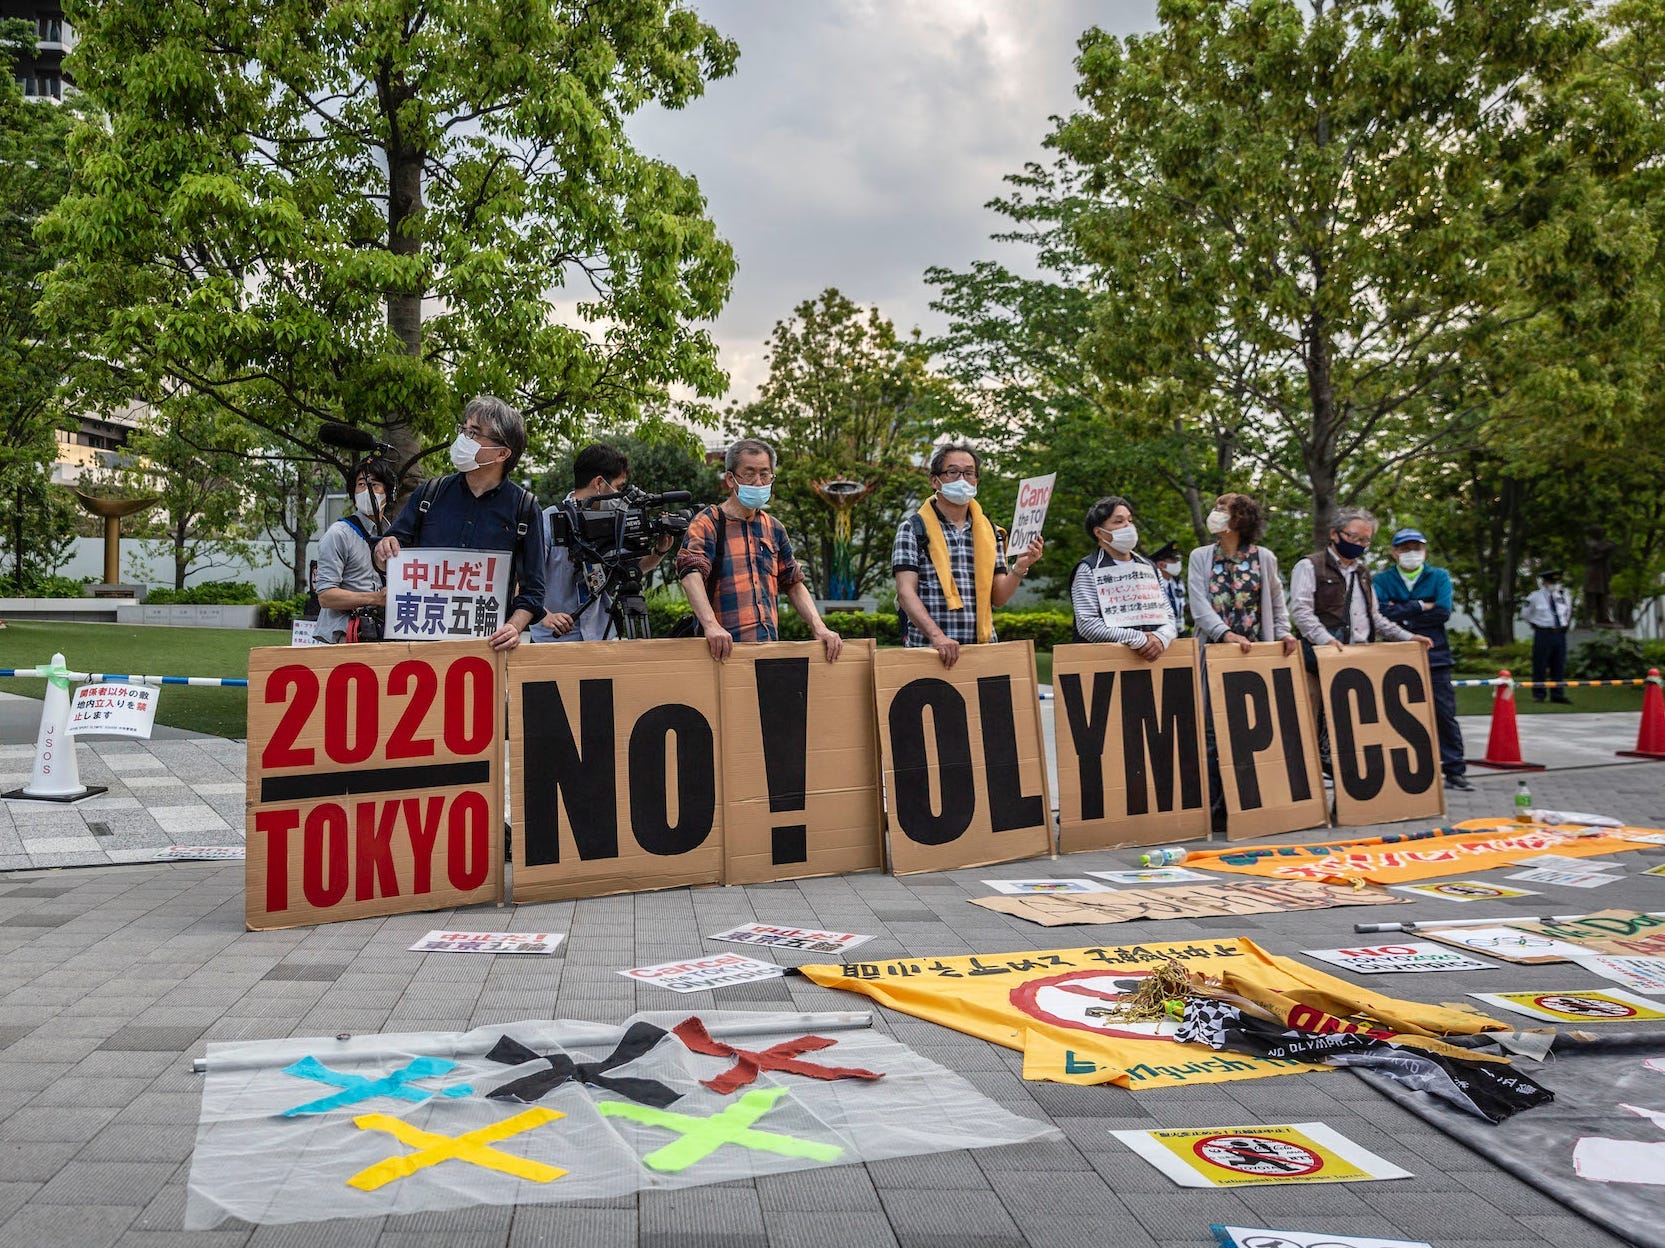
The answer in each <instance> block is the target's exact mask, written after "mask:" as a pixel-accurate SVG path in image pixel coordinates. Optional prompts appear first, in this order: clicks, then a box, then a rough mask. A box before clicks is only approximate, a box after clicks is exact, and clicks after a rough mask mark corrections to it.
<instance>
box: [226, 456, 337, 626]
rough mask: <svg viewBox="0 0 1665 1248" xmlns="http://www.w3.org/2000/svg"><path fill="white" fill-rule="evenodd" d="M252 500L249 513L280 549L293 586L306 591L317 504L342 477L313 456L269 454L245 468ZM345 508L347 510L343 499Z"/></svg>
mask: <svg viewBox="0 0 1665 1248" xmlns="http://www.w3.org/2000/svg"><path fill="white" fill-rule="evenodd" d="M245 483H246V488H247V490H248V492H249V495H250V497H251V498H252V500H253V503H252V506H253V512H254V518H255V519H256V520H257V521H258V523H259V525H260V527H261V529H262V531H263V532H264V533H265V535H266V536H267V537H269V538H270V539H271V540H272V541H273V542H274V543H275V544H276V545H277V546H278V547H279V548H281V549H282V550H283V551H284V554H285V557H286V559H287V562H288V567H289V572H290V577H291V584H292V586H293V588H292V591H291V592H293V593H296V594H304V593H306V591H307V563H308V557H307V551H308V549H309V548H310V544H311V542H312V539H313V537H314V536H315V535H316V532H317V528H318V508H319V507H321V506H322V505H323V502H324V496H325V494H327V493H328V492H329V491H331V490H340V489H341V488H342V480H341V477H340V475H339V474H338V473H337V472H336V471H335V469H334V467H333V466H332V465H329V464H321V463H319V462H318V461H316V460H312V459H296V458H288V457H285V456H283V455H282V454H281V453H276V454H273V453H268V454H267V455H265V456H263V457H261V458H257V459H254V460H252V461H251V462H250V463H249V465H248V467H247V469H246V473H245ZM348 510H349V511H351V510H352V503H351V500H350V499H349V500H348Z"/></svg>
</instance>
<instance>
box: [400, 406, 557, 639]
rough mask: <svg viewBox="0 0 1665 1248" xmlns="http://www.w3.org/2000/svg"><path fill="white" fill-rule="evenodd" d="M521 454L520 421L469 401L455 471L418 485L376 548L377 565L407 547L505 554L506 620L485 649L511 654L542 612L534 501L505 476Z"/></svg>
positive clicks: (454, 453)
mask: <svg viewBox="0 0 1665 1248" xmlns="http://www.w3.org/2000/svg"><path fill="white" fill-rule="evenodd" d="M525 450H526V423H525V422H524V421H523V420H522V419H521V416H520V413H519V412H517V411H516V410H515V409H514V408H512V407H510V406H509V405H508V404H507V403H505V402H504V401H503V400H502V399H498V398H493V397H492V396H491V395H489V394H486V395H480V396H479V397H477V398H473V399H470V400H469V401H468V406H467V407H465V408H463V414H462V422H461V423H460V424H459V425H458V426H457V437H456V440H455V441H454V442H452V443H451V463H452V464H453V465H454V466H455V467H456V469H457V471H456V472H454V473H451V474H449V475H447V476H443V477H431V478H429V479H428V480H427V481H425V482H423V484H422V486H421V488H420V489H418V490H417V491H416V493H415V494H413V495H412V496H411V498H410V501H409V502H407V503H406V504H405V509H404V510H403V511H401V512H400V513H399V518H398V519H397V520H395V521H394V522H393V527H392V528H391V529H390V530H389V531H388V534H387V536H386V537H384V538H382V540H381V541H379V542H377V543H376V566H377V567H379V568H385V567H386V566H387V561H388V560H389V559H391V558H392V557H393V556H394V555H396V554H398V553H399V550H400V548H401V547H402V546H405V545H407V544H408V545H410V546H413V547H421V546H431V547H439V548H446V549H452V550H501V551H508V552H510V553H511V555H512V569H511V571H510V573H509V602H508V604H507V606H508V609H509V615H508V619H507V620H506V621H505V623H504V624H503V627H502V628H500V629H498V630H497V631H496V632H495V633H493V634H492V635H491V637H490V642H491V648H492V649H493V650H513V649H514V648H515V647H516V646H518V645H519V644H520V635H521V633H522V632H524V631H525V629H526V627H527V625H529V624H530V623H531V622H532V621H533V620H534V619H535V618H537V617H538V616H540V615H542V614H543V563H544V553H543V547H544V540H543V532H544V526H543V525H542V524H541V523H540V522H539V516H538V500H537V499H535V498H533V497H532V494H531V491H529V490H523V489H521V488H520V486H518V485H516V484H515V483H514V482H513V481H510V480H509V479H508V477H509V471H510V470H511V469H512V468H513V467H514V466H515V464H516V463H517V462H518V461H519V459H520V456H521V453H522V452H524V451H525Z"/></svg>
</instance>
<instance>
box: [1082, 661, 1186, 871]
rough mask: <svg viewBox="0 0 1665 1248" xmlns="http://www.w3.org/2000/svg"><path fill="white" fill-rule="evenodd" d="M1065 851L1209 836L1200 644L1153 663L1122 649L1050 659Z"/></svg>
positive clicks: (1154, 843)
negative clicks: (1199, 668)
mask: <svg viewBox="0 0 1665 1248" xmlns="http://www.w3.org/2000/svg"><path fill="white" fill-rule="evenodd" d="M1052 688H1053V696H1054V698H1055V699H1056V703H1055V704H1056V707H1057V712H1056V715H1057V725H1058V842H1059V848H1060V849H1061V850H1062V851H1063V852H1065V853H1076V852H1078V851H1080V850H1085V849H1109V848H1112V847H1115V846H1119V845H1156V844H1160V843H1161V842H1163V841H1183V840H1191V839H1194V838H1197V837H1206V836H1207V835H1208V834H1209V827H1210V823H1209V812H1208V769H1207V766H1206V762H1205V757H1204V753H1203V746H1204V743H1203V730H1202V698H1201V696H1200V688H1199V684H1198V676H1197V643H1196V642H1195V641H1193V640H1191V639H1190V638H1182V639H1180V640H1178V641H1176V642H1174V643H1173V644H1172V645H1171V646H1169V647H1168V650H1167V653H1166V654H1164V655H1163V656H1162V657H1161V658H1160V659H1157V660H1156V662H1154V663H1152V662H1149V661H1147V660H1145V659H1142V658H1140V657H1139V656H1138V655H1137V654H1135V653H1133V651H1131V650H1129V649H1128V648H1127V647H1126V646H1119V645H1070V646H1058V647H1057V648H1055V649H1054V650H1053V652H1052Z"/></svg>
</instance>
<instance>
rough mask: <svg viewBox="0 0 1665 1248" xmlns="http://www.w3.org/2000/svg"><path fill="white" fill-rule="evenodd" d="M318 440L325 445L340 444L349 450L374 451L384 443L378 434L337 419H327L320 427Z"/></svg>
mask: <svg viewBox="0 0 1665 1248" xmlns="http://www.w3.org/2000/svg"><path fill="white" fill-rule="evenodd" d="M318 440H319V441H320V442H322V443H323V444H324V445H325V446H339V447H342V448H343V449H345V450H349V451H359V452H361V453H362V452H368V451H373V450H375V449H376V448H377V447H379V446H381V445H382V444H381V443H380V442H379V441H377V439H376V435H375V434H373V433H367V432H365V431H364V430H363V429H355V428H354V427H353V426H352V425H343V424H339V423H337V422H336V421H333V420H329V421H325V422H324V424H323V425H322V426H320V427H319V429H318Z"/></svg>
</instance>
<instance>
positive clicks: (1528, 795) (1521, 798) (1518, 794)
mask: <svg viewBox="0 0 1665 1248" xmlns="http://www.w3.org/2000/svg"><path fill="white" fill-rule="evenodd" d="M1515 822H1516V823H1531V822H1532V790H1531V789H1529V788H1527V787H1526V781H1524V780H1522V781H1521V782H1520V783H1519V784H1518V785H1517V786H1516V788H1515Z"/></svg>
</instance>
